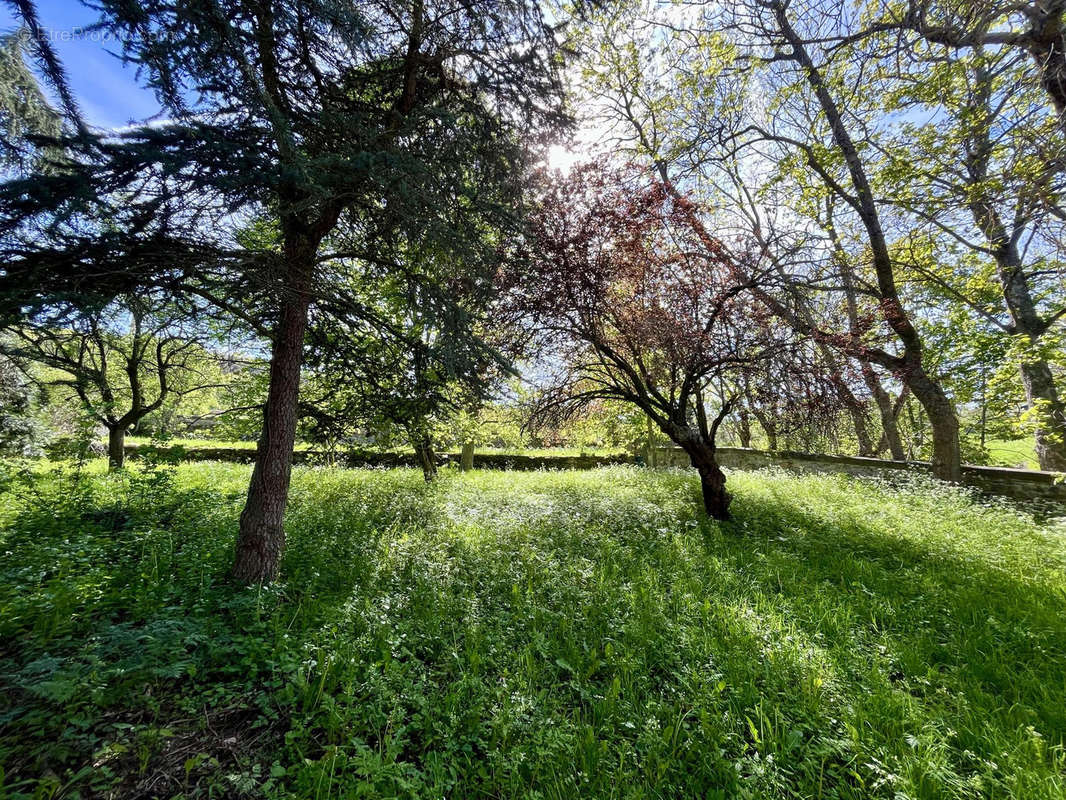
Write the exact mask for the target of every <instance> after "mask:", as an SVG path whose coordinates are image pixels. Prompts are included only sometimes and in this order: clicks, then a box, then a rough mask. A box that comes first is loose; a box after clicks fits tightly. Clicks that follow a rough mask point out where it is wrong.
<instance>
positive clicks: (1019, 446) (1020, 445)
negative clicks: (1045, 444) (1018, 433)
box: [985, 436, 1040, 469]
mask: <svg viewBox="0 0 1066 800" xmlns="http://www.w3.org/2000/svg"><path fill="white" fill-rule="evenodd" d="M985 447H986V448H987V449H988V454H989V459H990V462H991V463H992V464H993V465H995V466H1001V467H1020V468H1022V469H1040V464H1039V463H1038V462H1037V460H1036V440H1035V439H1033V437H1031V436H1030V437H1029V438H1027V439H1013V440H1012V439H989V440H988V441H987V442H985Z"/></svg>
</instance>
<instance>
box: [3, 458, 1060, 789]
mask: <svg viewBox="0 0 1066 800" xmlns="http://www.w3.org/2000/svg"><path fill="white" fill-rule="evenodd" d="M247 469H248V468H247V467H243V466H239V465H217V464H212V465H206V464H191V465H182V466H181V467H179V468H178V469H177V473H176V475H172V474H170V473H169V472H168V471H166V470H162V471H159V470H149V473H148V474H140V473H137V472H131V473H127V474H126V475H125V476H118V477H107V476H100V475H94V476H92V477H91V478H90V479H88V480H83V481H81V482H74V481H72V480H71V479H70V478H69V477H66V478H63V477H56V476H54V475H53V476H47V475H40V474H36V475H33V476H25V477H22V478H19V477H17V476H9V477H8V479H7V480H6V488H5V491H4V492H3V493H2V494H0V520H2V521H3V526H4V532H3V534H0V537H2V538H0V551H3V552H4V553H5V557H4V560H3V562H2V564H0V641H2V643H3V644H2V646H0V675H2V677H0V681H2V683H3V685H2V686H0V696H2V698H3V699H0V725H2V726H3V727H2V730H0V763H2V764H3V769H4V778H3V783H2V784H0V785H2V786H3V789H2V790H0V795H2V794H3V792H5V791H6V793H7V795H6V796H8V797H20V796H34V792H37V793H38V796H44V797H48V796H68V797H69V796H74V793H75V792H79V793H80V794H81V796H100V797H104V796H109V795H110V796H121V797H136V796H144V797H148V796H165V797H170V796H175V795H182V796H184V797H208V796H235V797H240V796H248V797H260V796H265V797H293V798H338V797H340V798H347V797H426V798H431V797H463V798H467V797H507V798H510V797H514V798H518V797H541V798H574V797H588V798H613V797H619V798H622V797H624V798H672V797H770V798H786V797H788V798H791V797H855V798H860V797H863V798H865V797H886V798H890V797H891V798H952V797H957V798H964V797H965V798H970V797H1015V798H1048V797H1062V796H1064V795H1066V788H1064V786H1066V755H1064V749H1063V745H1064V736H1066V618H1064V611H1063V609H1064V608H1066V602H1064V601H1066V528H1064V526H1063V525H1062V524H1061V522H1057V521H1055V520H1054V519H1052V520H1050V521H1043V522H1042V521H1039V520H1037V519H1035V518H1034V517H1032V516H1031V515H1029V514H1026V513H1024V512H1023V511H1020V510H1015V509H1012V508H1010V507H1007V506H1003V505H997V504H995V503H991V502H980V501H977V500H975V499H974V498H973V497H971V496H970V495H968V494H965V493H963V492H961V491H957V490H953V489H947V488H943V487H939V486H937V485H935V484H932V483H928V482H927V483H917V484H909V485H906V486H901V487H900V486H897V487H893V486H889V485H887V484H875V483H871V482H862V481H857V480H854V479H849V478H846V477H832V476H821V477H814V476H806V477H796V476H792V475H788V474H785V473H769V472H762V473H733V474H732V475H731V476H730V483H731V488H732V490H733V491H735V493H736V500H735V501H734V506H733V508H734V511H735V515H736V519H735V521H734V522H732V523H726V524H717V523H711V522H707V521H706V520H703V519H701V518H700V517H699V516H698V515H697V508H698V486H697V482H696V481H695V480H694V478H693V476H692V475H691V474H689V473H685V472H680V471H677V472H671V471H668V472H651V471H646V470H640V469H637V468H624V467H618V468H610V469H600V470H593V471H586V472H558V473H551V472H541V473H501V472H474V473H468V474H465V475H464V474H447V475H444V476H443V477H442V479H441V480H439V481H438V482H437V483H436V484H434V485H430V486H426V485H425V484H424V482H423V480H422V477H421V474H420V473H416V472H415V471H410V470H393V471H373V470H327V469H306V468H305V469H300V470H298V471H297V472H296V475H295V480H294V485H293V498H292V506H291V511H290V514H289V520H288V524H287V530H288V533H289V543H288V548H287V551H286V556H285V561H284V565H283V571H284V576H285V577H284V581H283V582H282V583H280V584H279V585H277V586H274V587H270V588H268V589H241V588H237V587H234V586H232V585H230V584H229V583H228V581H227V580H226V577H225V576H226V569H227V567H228V564H229V560H230V557H231V548H232V545H233V535H234V532H235V527H236V518H237V514H238V513H239V509H240V506H241V503H242V500H243V490H244V487H245V486H246V481H247V474H248V473H247ZM50 793H51V794H50Z"/></svg>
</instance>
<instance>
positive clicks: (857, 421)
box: [845, 391, 874, 457]
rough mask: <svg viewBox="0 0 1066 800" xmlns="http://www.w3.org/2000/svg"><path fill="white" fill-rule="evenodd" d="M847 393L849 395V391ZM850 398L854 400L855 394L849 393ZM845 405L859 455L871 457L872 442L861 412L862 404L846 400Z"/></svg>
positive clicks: (872, 452) (872, 453)
mask: <svg viewBox="0 0 1066 800" xmlns="http://www.w3.org/2000/svg"><path fill="white" fill-rule="evenodd" d="M848 394H849V395H850V394H851V392H850V391H849V392H848ZM851 399H852V400H855V396H854V395H851ZM845 406H846V407H847V409H848V416H850V417H851V424H852V427H854V428H855V438H856V439H857V440H858V443H859V455H860V456H867V457H872V456H873V455H874V443H873V439H871V438H870V431H869V429H868V428H867V426H866V415H865V414H864V413H863V410H862V406H861V405H857V404H855V403H853V402H846V401H845Z"/></svg>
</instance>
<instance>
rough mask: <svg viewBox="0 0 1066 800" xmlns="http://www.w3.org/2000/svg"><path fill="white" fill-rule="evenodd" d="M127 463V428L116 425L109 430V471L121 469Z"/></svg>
mask: <svg viewBox="0 0 1066 800" xmlns="http://www.w3.org/2000/svg"><path fill="white" fill-rule="evenodd" d="M125 463H126V428H125V426H123V425H116V426H115V427H113V428H109V429H108V431H107V469H108V472H114V471H115V470H120V469H122V467H123V466H124V465H125Z"/></svg>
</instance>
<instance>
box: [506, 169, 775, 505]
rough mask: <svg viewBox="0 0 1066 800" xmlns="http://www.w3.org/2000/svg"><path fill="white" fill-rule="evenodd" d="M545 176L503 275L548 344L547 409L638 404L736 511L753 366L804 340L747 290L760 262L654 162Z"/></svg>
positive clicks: (514, 311) (544, 351) (759, 367)
mask: <svg viewBox="0 0 1066 800" xmlns="http://www.w3.org/2000/svg"><path fill="white" fill-rule="evenodd" d="M539 181H540V187H541V188H540V193H539V197H538V199H537V203H536V206H535V209H534V212H533V214H532V218H531V220H530V225H529V230H528V234H527V241H526V243H525V250H526V259H524V262H523V264H522V268H521V269H520V270H517V269H512V271H511V273H510V274H509V275H507V276H505V278H504V281H503V285H504V286H505V294H504V297H503V299H502V302H501V310H502V313H503V314H504V315H505V316H507V317H508V318H509V319H508V321H509V322H510V323H511V324H515V325H519V326H524V327H525V329H526V330H528V331H529V334H530V336H531V338H532V339H533V341H534V342H535V343H536V345H537V348H536V350H537V352H538V353H539V354H540V360H539V364H538V370H539V371H541V372H543V373H544V374H545V375H546V378H545V380H544V381H542V386H541V390H542V392H541V398H542V401H541V403H540V411H541V412H542V413H545V414H547V413H552V412H560V411H565V410H567V409H570V408H573V407H574V406H575V405H576V404H581V403H585V402H589V401H591V400H594V399H597V398H613V399H619V400H624V401H627V402H630V403H633V404H634V405H636V406H638V407H640V408H641V409H642V410H643V411H644V412H645V413H647V414H648V415H649V416H650V417H651V418H652V419H653V420H654V421H655V422H656V423H657V424H658V426H659V427H660V428H661V429H662V431H663V432H664V433H665V434H666V435H667V436H669V437H670V438H671V439H672V440H673V441H674V442H675V443H676V444H678V445H679V446H680V447H682V448H684V449H685V451H686V452H687V453H688V454H689V456H690V458H691V459H692V463H693V466H695V467H697V469H699V471H700V475H701V477H702V478H703V488H704V500H705V505H706V507H707V510H708V512H709V513H711V514H712V515H713V516H716V517H719V518H724V517H726V516H727V510H726V509H727V506H728V495H727V494H725V491H724V482H725V478H724V476H722V474H721V471H720V470H719V469H718V466H717V463H716V462H715V459H714V450H715V434H716V432H717V428H718V426H719V425H720V423H721V421H722V420H723V419H724V418H725V416H726V415H727V414H728V413H729V409H730V407H731V405H732V403H733V400H734V398H735V397H736V396H737V395H738V394H739V393H740V391H741V389H740V387H741V386H742V384H743V383H744V380H743V377H744V375H745V374H747V373H753V372H762V371H764V369H765V362H767V361H768V360H771V359H775V358H776V359H780V358H782V357H783V356H786V355H787V354H788V353H789V350H790V348H793V347H794V346H795V342H793V341H791V340H790V339H789V337H788V335H787V334H786V332H785V330H784V329H783V328H782V327H781V326H780V325H778V324H776V322H775V321H774V319H773V318H772V317H771V316H770V315H769V314H768V313H767V312H766V311H765V309H764V307H763V306H762V305H761V304H760V303H758V302H757V301H756V300H755V299H754V297H753V296H752V294H751V292H750V291H749V290H750V288H751V286H752V282H753V281H755V280H758V277H757V275H756V271H755V268H754V266H753V264H751V263H742V260H744V258H745V257H744V255H743V254H739V255H738V254H736V253H734V252H732V251H730V250H729V249H728V248H727V247H726V246H725V245H723V244H722V243H721V242H719V241H718V240H715V239H711V238H709V237H708V234H707V232H706V230H705V228H704V227H703V225H702V224H701V223H700V222H699V221H698V215H697V213H696V211H697V209H696V207H695V206H694V204H693V203H691V202H690V201H689V200H687V199H685V198H682V197H679V196H677V194H676V192H674V191H673V189H672V187H670V186H667V185H664V184H663V183H662V182H661V181H659V180H658V179H656V178H655V177H654V176H653V175H652V174H650V173H649V172H647V171H642V170H640V169H637V168H635V167H625V168H610V167H607V166H604V165H603V164H596V163H594V164H588V165H585V166H581V167H578V168H575V169H574V170H573V171H572V172H571V173H570V174H569V175H568V176H566V177H561V176H559V175H558V173H555V174H551V173H547V172H545V173H544V174H542V175H540V176H539ZM786 360H791V359H786ZM709 492H710V495H713V496H709V494H708V493H709Z"/></svg>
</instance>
